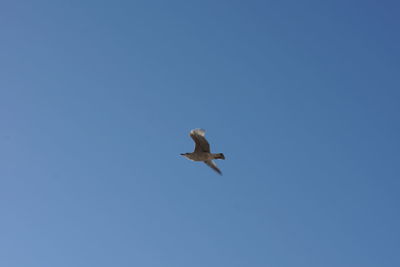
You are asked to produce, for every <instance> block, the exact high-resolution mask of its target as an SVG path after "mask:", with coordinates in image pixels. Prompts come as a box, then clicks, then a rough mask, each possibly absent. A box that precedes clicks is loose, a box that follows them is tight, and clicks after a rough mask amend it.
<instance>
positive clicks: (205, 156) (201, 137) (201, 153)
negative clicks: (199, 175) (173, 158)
mask: <svg viewBox="0 0 400 267" xmlns="http://www.w3.org/2000/svg"><path fill="white" fill-rule="evenodd" d="M190 137H191V138H192V139H193V141H194V142H195V148H194V151H193V152H192V153H184V154H181V155H182V156H185V157H186V158H188V159H190V160H192V161H203V162H204V163H205V164H207V165H208V166H209V167H210V168H212V169H213V170H214V171H216V172H217V173H219V174H222V172H221V170H220V169H219V168H218V167H217V164H215V162H214V161H213V160H214V159H225V156H224V154H222V153H216V154H214V153H211V151H210V144H209V143H208V142H207V140H206V138H205V131H204V130H203V129H194V130H192V131H190Z"/></svg>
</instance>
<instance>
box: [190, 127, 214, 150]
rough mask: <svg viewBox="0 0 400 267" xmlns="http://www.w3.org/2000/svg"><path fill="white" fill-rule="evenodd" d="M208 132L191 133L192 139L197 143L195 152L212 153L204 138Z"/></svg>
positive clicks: (195, 131)
mask: <svg viewBox="0 0 400 267" xmlns="http://www.w3.org/2000/svg"><path fill="white" fill-rule="evenodd" d="M205 134H206V132H205V131H204V130H203V129H194V130H191V131H190V137H192V139H193V141H194V142H195V143H196V146H195V148H194V152H210V144H209V143H208V142H207V140H206V138H205V137H204V136H205Z"/></svg>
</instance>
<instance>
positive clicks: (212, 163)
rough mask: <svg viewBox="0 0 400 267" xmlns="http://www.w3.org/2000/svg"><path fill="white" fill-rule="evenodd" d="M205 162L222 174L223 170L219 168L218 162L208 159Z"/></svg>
mask: <svg viewBox="0 0 400 267" xmlns="http://www.w3.org/2000/svg"><path fill="white" fill-rule="evenodd" d="M204 163H205V164H207V165H208V166H210V168H211V169H213V170H214V171H216V172H218V173H219V174H220V175H222V172H221V170H220V169H218V167H217V164H215V162H214V161H212V160H206V161H204Z"/></svg>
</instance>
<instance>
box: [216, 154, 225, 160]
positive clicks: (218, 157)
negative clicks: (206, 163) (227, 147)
mask: <svg viewBox="0 0 400 267" xmlns="http://www.w3.org/2000/svg"><path fill="white" fill-rule="evenodd" d="M214 159H225V156H224V154H222V153H217V154H214Z"/></svg>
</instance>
